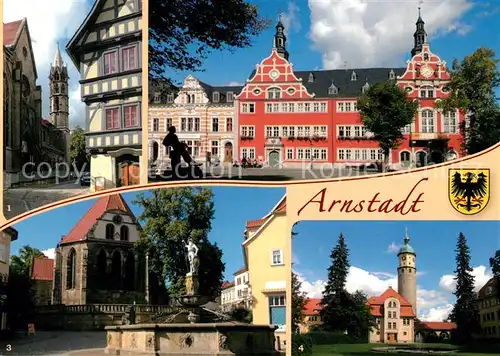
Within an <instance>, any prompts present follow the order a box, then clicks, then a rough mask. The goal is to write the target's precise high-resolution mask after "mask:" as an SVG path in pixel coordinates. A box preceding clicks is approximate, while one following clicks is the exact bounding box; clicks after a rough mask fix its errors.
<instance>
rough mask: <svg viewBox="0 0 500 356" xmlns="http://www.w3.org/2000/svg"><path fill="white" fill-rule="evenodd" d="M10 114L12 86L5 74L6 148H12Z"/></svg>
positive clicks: (4, 116) (4, 138) (4, 140)
mask: <svg viewBox="0 0 500 356" xmlns="http://www.w3.org/2000/svg"><path fill="white" fill-rule="evenodd" d="M9 112H10V86H9V82H8V80H7V76H6V74H5V73H3V121H4V126H3V127H4V129H3V135H4V137H3V142H4V145H6V146H10V120H9V116H10V115H9Z"/></svg>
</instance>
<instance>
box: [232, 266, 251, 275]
mask: <svg viewBox="0 0 500 356" xmlns="http://www.w3.org/2000/svg"><path fill="white" fill-rule="evenodd" d="M246 271H248V270H247V268H246V267H241V268H240V269H239V270H237V271H236V272H234V276H236V275H238V274H242V273H245V272H246Z"/></svg>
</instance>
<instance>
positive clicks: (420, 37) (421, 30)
mask: <svg viewBox="0 0 500 356" xmlns="http://www.w3.org/2000/svg"><path fill="white" fill-rule="evenodd" d="M420 10H421V9H420V7H419V8H418V19H417V22H416V23H415V25H416V27H417V28H416V30H415V33H414V34H413V49H412V50H411V56H412V57H413V56H415V55H416V54H417V53H420V52H422V48H423V46H424V44H426V43H427V32H425V22H424V20H422V16H421V12H420Z"/></svg>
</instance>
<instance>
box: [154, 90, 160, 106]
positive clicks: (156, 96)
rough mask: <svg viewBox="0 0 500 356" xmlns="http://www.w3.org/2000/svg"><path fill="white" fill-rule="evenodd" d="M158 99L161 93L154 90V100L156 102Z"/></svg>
mask: <svg viewBox="0 0 500 356" xmlns="http://www.w3.org/2000/svg"><path fill="white" fill-rule="evenodd" d="M160 100H161V94H160V93H159V92H156V93H155V96H154V102H155V103H156V104H158V103H159V102H160Z"/></svg>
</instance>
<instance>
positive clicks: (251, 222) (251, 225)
mask: <svg viewBox="0 0 500 356" xmlns="http://www.w3.org/2000/svg"><path fill="white" fill-rule="evenodd" d="M266 220H267V219H257V220H248V221H247V226H246V227H247V229H251V228H254V227H260V226H262V225H264V223H265V222H266Z"/></svg>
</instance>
